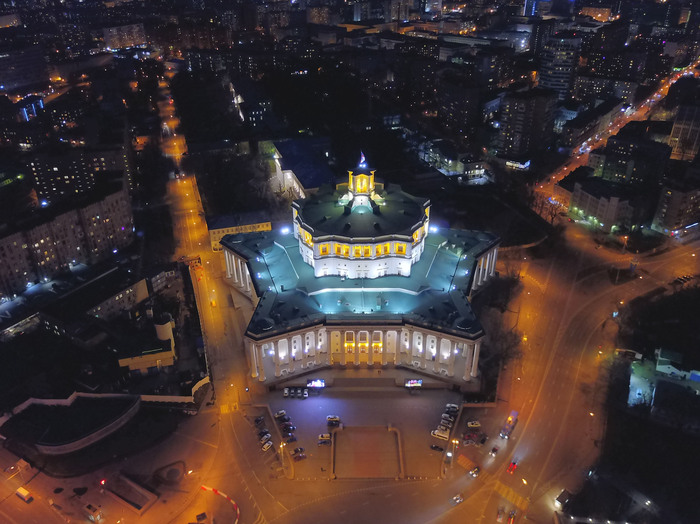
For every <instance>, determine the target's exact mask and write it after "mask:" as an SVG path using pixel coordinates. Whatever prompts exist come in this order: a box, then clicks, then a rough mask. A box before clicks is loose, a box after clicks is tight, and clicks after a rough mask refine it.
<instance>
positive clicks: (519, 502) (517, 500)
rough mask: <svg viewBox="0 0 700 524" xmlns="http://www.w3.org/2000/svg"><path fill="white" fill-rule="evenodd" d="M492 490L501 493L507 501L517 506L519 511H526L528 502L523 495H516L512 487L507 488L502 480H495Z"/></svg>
mask: <svg viewBox="0 0 700 524" xmlns="http://www.w3.org/2000/svg"><path fill="white" fill-rule="evenodd" d="M494 491H495V492H496V493H498V494H499V495H501V496H502V497H503V498H504V499H506V500H507V501H508V502H510V503H511V504H513V505H514V506H515V507H517V508H518V509H519V510H520V511H521V512H523V513H524V512H526V511H527V507H528V505H529V504H530V503H529V502H528V501H527V499H526V498H525V497H521V496H520V495H518V494H517V493H516V492H515V491H514V490H513V489H512V488H509V487H508V486H506V485H505V484H503V483H502V482H499V481H496V485H495V486H494Z"/></svg>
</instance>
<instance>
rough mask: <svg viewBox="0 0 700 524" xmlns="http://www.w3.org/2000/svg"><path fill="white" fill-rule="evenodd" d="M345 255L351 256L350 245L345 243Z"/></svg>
mask: <svg viewBox="0 0 700 524" xmlns="http://www.w3.org/2000/svg"><path fill="white" fill-rule="evenodd" d="M343 256H344V257H345V258H349V257H350V246H347V245H344V246H343Z"/></svg>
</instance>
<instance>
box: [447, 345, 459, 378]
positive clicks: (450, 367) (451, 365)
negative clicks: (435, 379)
mask: <svg viewBox="0 0 700 524" xmlns="http://www.w3.org/2000/svg"><path fill="white" fill-rule="evenodd" d="M456 350H457V343H456V342H455V343H452V341H450V358H449V359H448V360H447V376H448V377H451V376H453V375H454V374H455V356H456V355H455V351H456Z"/></svg>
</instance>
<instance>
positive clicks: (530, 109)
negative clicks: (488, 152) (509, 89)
mask: <svg viewBox="0 0 700 524" xmlns="http://www.w3.org/2000/svg"><path fill="white" fill-rule="evenodd" d="M556 102H557V93H556V92H555V91H552V90H549V89H543V88H535V89H531V90H528V91H518V92H513V93H508V94H506V95H505V96H504V97H503V100H502V101H501V121H500V133H499V136H498V145H497V149H498V154H499V156H501V157H508V158H515V157H523V156H527V155H530V154H532V153H534V152H536V151H540V150H543V149H545V148H547V147H549V146H550V145H551V143H552V138H553V135H554V110H555V108H556Z"/></svg>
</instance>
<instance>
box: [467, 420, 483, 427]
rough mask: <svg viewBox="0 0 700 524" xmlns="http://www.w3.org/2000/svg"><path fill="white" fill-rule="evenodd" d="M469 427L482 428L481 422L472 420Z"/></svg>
mask: <svg viewBox="0 0 700 524" xmlns="http://www.w3.org/2000/svg"><path fill="white" fill-rule="evenodd" d="M467 427H468V428H480V427H481V422H479V421H478V420H470V421H469V422H467Z"/></svg>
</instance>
